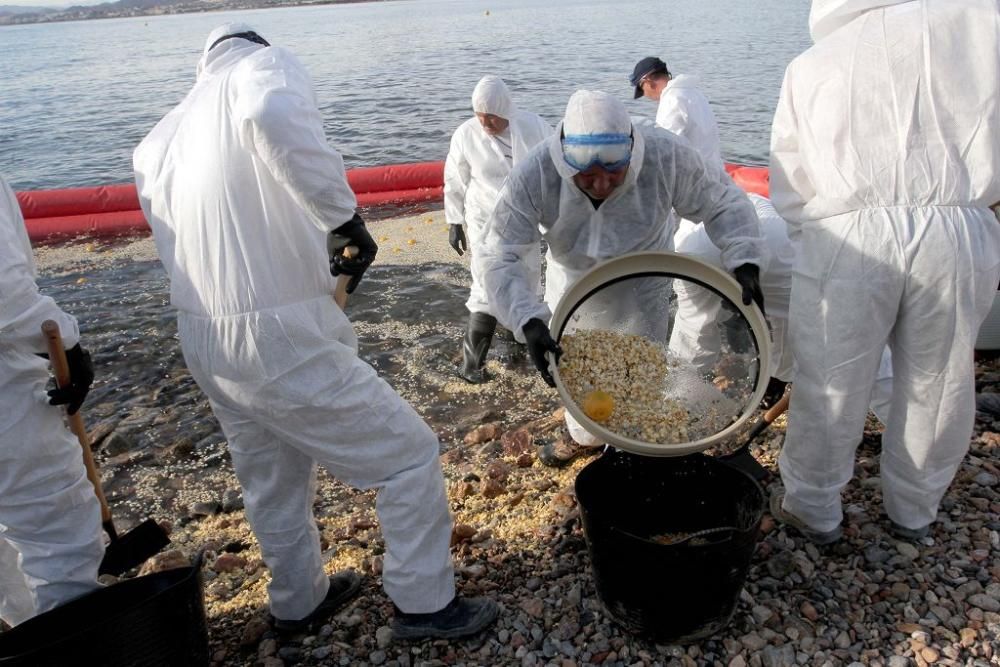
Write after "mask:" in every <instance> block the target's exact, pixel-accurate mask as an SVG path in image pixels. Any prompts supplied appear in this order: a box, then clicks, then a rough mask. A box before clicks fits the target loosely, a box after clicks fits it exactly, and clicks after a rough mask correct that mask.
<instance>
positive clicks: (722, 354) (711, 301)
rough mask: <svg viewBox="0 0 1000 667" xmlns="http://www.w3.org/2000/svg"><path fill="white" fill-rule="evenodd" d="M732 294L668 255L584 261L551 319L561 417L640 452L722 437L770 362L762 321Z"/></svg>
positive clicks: (673, 451) (758, 388)
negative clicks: (557, 349) (559, 352)
mask: <svg viewBox="0 0 1000 667" xmlns="http://www.w3.org/2000/svg"><path fill="white" fill-rule="evenodd" d="M741 295H742V289H741V287H740V285H739V284H738V283H737V282H736V281H735V280H734V279H733V278H732V277H731V276H730V275H729V274H727V273H725V272H724V271H722V270H720V269H718V268H716V267H714V266H712V265H710V264H707V263H705V262H703V261H701V260H699V259H696V258H694V257H689V256H686V255H678V254H676V253H671V252H639V253H632V254H629V255H624V256H622V257H618V258H615V259H611V260H608V261H606V262H602V263H600V264H598V265H596V266H594V267H593V268H592V269H590V270H589V271H588V272H587V273H585V274H584V275H583V276H582V277H580V279H579V280H577V281H576V282H575V283H574V284H573V285H571V286H570V287H569V289H568V290H567V292H566V294H565V295H564V296H563V298H562V299H561V300H560V302H559V304H558V305H557V306H556V309H555V312H554V313H553V314H552V320H551V322H550V329H551V331H552V335H553V337H554V338H555V339H556V340H557V341H559V342H560V344H561V345H562V346H563V348H564V350H566V353H565V354H564V355H563V356H562V358H561V359H560V361H559V363H558V364H554V363H552V359H551V356H550V359H549V365H550V370H551V371H552V376H553V378H554V379H555V382H556V389H557V390H558V391H559V395H560V397H561V398H562V400H563V403H564V404H565V406H566V410H567V411H568V413H569V416H570V417H571V418H572V419H573V420H575V421H576V422H577V423H579V425H580V426H582V427H583V428H584V429H585V430H586V431H588V432H589V433H590V434H591V435H593V436H594V437H595V438H597V439H598V441H600V442H604V443H607V444H609V445H613V446H615V447H618V448H619V449H623V450H625V451H628V452H632V453H634V454H642V455H647V456H683V455H686V454H691V453H693V452H698V451H702V450H705V449H708V448H709V447H713V446H715V445H718V444H721V443H723V442H726V441H728V440H730V439H732V438H733V437H734V436H735V435H737V433H738V432H739V430H740V427H741V426H742V425H743V424H744V423H745V422H746V421H747V420H748V419H749V418H750V417H751V416H752V415H753V414H754V413H755V412H756V410H757V407H758V405H759V404H760V401H761V399H762V398H763V395H764V391H765V389H766V387H767V381H768V368H769V367H770V335H769V332H768V327H767V323H766V321H765V319H764V316H763V314H762V313H761V312H760V310H759V309H758V308H757V307H756V306H754V305H751V306H744V305H743V303H742V299H741ZM596 369H601V370H600V371H598V370H596ZM605 385H607V386H605ZM608 396H610V397H611V399H612V400H611V401H609V402H608V401H603V402H602V401H601V400H600V399H601V398H604V399H607V398H608ZM602 403H603V405H602ZM584 404H586V406H587V409H586V410H585V408H584ZM595 405H596V406H597V409H596V410H595ZM588 411H589V412H590V414H592V415H595V417H596V418H598V419H600V420H601V421H600V423H599V422H598V421H595V419H592V418H591V417H590V416H588V414H587V412H588ZM602 411H603V412H602ZM651 424H652V425H651Z"/></svg>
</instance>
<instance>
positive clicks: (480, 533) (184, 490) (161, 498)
mask: <svg viewBox="0 0 1000 667" xmlns="http://www.w3.org/2000/svg"><path fill="white" fill-rule="evenodd" d="M442 224H443V220H442V216H441V214H440V213H439V212H438V213H433V214H422V215H421V216H416V217H412V218H407V219H404V220H394V221H383V222H379V223H376V225H377V227H375V229H376V231H377V232H378V233H379V239H380V243H381V244H382V246H383V250H382V257H385V260H384V262H382V260H381V259H380V263H382V264H384V265H383V266H381V267H376V268H374V269H373V271H372V276H371V279H370V281H369V280H368V279H366V282H367V285H368V287H367V289H362V290H359V294H358V295H356V298H353V299H352V302H351V304H350V306H349V310H350V315H351V317H352V320H354V321H355V322H356V328H357V330H358V335H359V339H361V341H362V349H361V354H362V356H364V357H365V358H366V359H367V360H368V361H370V362H371V363H373V365H375V367H376V368H377V369H379V371H380V372H381V373H383V374H384V375H385V377H386V379H387V380H388V381H389V382H390V383H391V384H393V386H394V387H396V388H397V390H398V391H400V393H401V394H403V396H404V397H405V398H407V400H409V401H410V402H411V403H413V404H414V405H415V406H416V407H417V409H418V411H419V412H420V413H421V414H422V415H423V416H424V417H425V418H426V419H427V420H428V423H430V424H431V426H432V428H434V430H435V431H436V432H437V433H438V435H439V437H440V438H441V443H442V455H441V460H442V465H443V469H444V472H445V476H446V478H447V482H448V488H449V499H450V503H451V510H452V513H453V515H454V519H455V530H454V535H453V552H454V557H455V565H456V575H457V582H458V586H459V589H460V591H461V592H462V593H465V594H469V595H488V596H491V597H493V598H494V599H496V600H497V601H498V602H499V603H500V604H501V606H502V613H501V617H500V620H499V622H498V623H497V624H496V625H495V626H494V627H493V628H491V629H490V630H489V631H487V632H486V633H484V634H483V635H482V636H480V637H477V638H474V639H471V640H467V641H457V642H445V641H429V642H423V643H418V644H405V643H398V642H393V641H392V637H391V631H390V630H389V627H388V625H389V622H390V620H391V613H392V605H391V602H390V601H389V600H388V598H387V597H386V596H385V594H384V593H383V592H382V590H381V586H380V572H381V563H382V554H383V551H384V545H383V543H382V539H381V536H380V533H379V530H378V521H377V518H376V516H375V513H374V493H373V492H358V491H354V490H352V489H350V488H348V487H346V486H344V485H342V484H340V483H339V482H337V481H336V480H334V479H332V478H330V477H329V476H328V475H326V474H325V473H323V472H321V473H320V484H319V491H318V495H317V500H316V504H315V510H316V520H317V524H318V526H319V528H320V532H321V535H322V540H323V547H324V559H325V562H326V568H327V569H328V571H329V572H333V571H336V570H339V569H343V568H354V569H356V570H358V571H359V572H361V573H363V574H364V575H365V579H364V584H363V588H362V592H361V594H360V595H359V596H358V597H357V598H356V599H355V600H354V601H353V602H351V603H350V604H348V605H347V607H346V608H344V609H343V610H342V611H341V612H339V613H338V614H336V615H335V616H334V617H332V618H330V619H329V620H328V621H327V622H325V623H319V624H317V625H316V626H315V627H314V628H312V629H311V630H310V631H309V632H307V633H303V634H301V635H298V636H294V637H278V636H277V635H276V634H275V633H274V632H273V630H272V629H271V628H270V626H269V625H268V622H267V606H266V601H267V598H266V590H265V586H266V583H267V581H268V576H269V575H268V572H267V568H266V567H265V566H264V565H263V563H262V562H261V560H260V553H259V549H258V547H257V544H256V541H255V540H254V538H253V536H252V534H251V532H250V530H249V526H248V525H247V523H246V520H245V517H244V513H243V509H242V500H241V496H240V492H239V486H238V484H237V482H236V479H235V476H234V475H233V472H232V466H231V463H230V461H229V457H228V453H227V451H226V448H225V443H224V438H223V437H222V435H221V433H220V432H219V429H218V426H217V424H216V423H215V420H214V418H212V416H211V413H210V411H209V409H208V406H207V403H206V401H205V399H204V398H203V397H202V396H201V394H200V392H199V391H198V390H197V387H196V386H195V385H194V383H193V382H192V381H191V379H190V376H189V375H188V374H187V372H186V370H185V369H184V366H183V361H182V359H181V357H180V354H179V351H178V349H177V343H176V338H175V334H174V330H173V329H172V328H171V326H172V324H171V322H172V313H171V312H170V310H169V307H168V306H167V305H166V298H167V296H166V292H165V287H164V285H165V284H164V279H163V277H162V275H159V276H158V275H157V265H156V264H155V262H153V261H152V260H153V259H154V258H155V254H151V253H150V246H151V243H150V242H149V240H148V239H145V240H141V241H137V242H136V243H135V244H132V245H131V246H122V245H120V244H119V245H116V246H113V247H107V248H102V247H98V248H91V250H90V251H88V252H89V253H90V254H91V255H94V257H90V258H88V257H86V256H83V257H81V256H82V255H83V252H82V251H81V252H77V253H76V254H74V253H73V252H72V251H69V250H66V249H56V248H50V249H43V250H42V251H41V252H40V253H39V264H40V270H41V272H42V275H43V281H42V284H43V289H44V290H45V291H46V292H47V293H52V294H53V296H55V298H56V299H57V300H58V301H59V302H60V304H62V305H63V306H64V307H65V308H66V309H67V310H68V311H70V312H74V313H76V314H77V315H78V317H79V319H80V321H81V326H82V328H83V330H84V333H85V336H88V335H89V338H88V339H87V340H89V341H90V342H91V343H92V345H91V346H92V348H94V350H95V358H96V360H97V363H98V378H99V380H98V385H97V386H96V388H95V391H94V392H93V394H92V400H90V401H88V406H87V408H86V410H87V420H88V423H89V424H90V425H91V426H90V428H91V433H92V436H94V440H95V442H96V443H97V444H96V447H97V459H98V463H99V465H101V466H102V471H103V478H104V482H105V485H106V489H107V491H108V496H109V500H110V502H111V504H112V508H113V510H114V512H115V516H116V518H117V519H118V520H119V521H120V522H121V524H122V527H125V528H127V527H128V526H129V525H130V524H132V523H135V522H137V521H139V520H141V519H142V518H144V517H146V516H153V517H154V518H156V519H157V520H159V521H161V522H163V523H164V524H165V525H167V526H168V527H169V528H170V531H171V540H172V546H171V548H170V549H171V550H170V551H168V552H165V553H163V554H161V555H160V556H159V557H157V559H155V560H154V561H151V562H150V563H147V565H146V567H145V568H144V570H143V571H144V572H146V571H152V570H156V569H161V568H167V567H172V566H176V565H177V564H184V563H187V562H190V560H191V559H192V558H194V557H195V556H196V555H197V554H199V553H200V554H202V555H203V557H204V559H205V568H204V575H205V604H206V612H207V616H208V622H209V631H210V641H211V650H212V654H213V664H214V665H218V666H220V667H221V666H223V665H262V666H265V667H278V666H280V665H345V666H346V665H387V666H391V667H402V666H408V665H413V666H415V665H428V666H430V665H501V664H502V665H524V666H532V665H558V666H560V667H570V666H575V665H591V664H593V665H615V666H618V665H723V666H726V667H743V666H746V665H749V666H751V667H775V666H782V665H789V666H790V665H817V666H820V665H855V664H864V665H890V666H892V667H903V666H904V665H920V666H922V665H926V664H940V665H975V666H976V667H979V666H983V667H985V666H986V665H991V664H998V662H1000V639H998V637H1000V494H998V490H1000V485H998V484H1000V405H998V403H1000V400H996V399H1000V363H998V362H997V361H996V360H988V361H983V362H981V363H979V364H978V365H977V391H979V392H981V395H980V400H979V407H980V410H979V412H978V413H977V421H976V430H975V433H974V436H973V440H972V443H971V450H970V453H969V455H968V456H967V458H966V460H965V462H964V463H963V465H962V468H961V469H960V471H959V474H958V476H957V479H956V480H955V482H954V484H953V485H952V487H951V489H950V490H949V492H948V495H947V496H946V498H945V501H944V503H943V504H942V508H941V514H940V516H939V521H938V522H937V523H936V524H935V526H934V528H933V530H932V533H931V536H930V537H928V538H926V539H925V540H924V541H923V542H921V543H919V544H911V543H908V542H900V541H898V540H895V539H894V538H892V537H891V536H890V535H889V534H888V530H887V528H888V524H887V520H886V519H885V517H884V516H881V498H880V490H879V478H878V474H879V472H878V456H879V445H880V434H879V426H878V424H877V422H875V421H874V420H872V421H871V422H870V424H869V426H870V428H868V429H866V432H865V438H864V441H863V443H862V444H861V447H860V448H859V451H858V463H857V466H856V476H855V479H854V481H852V482H851V484H850V485H849V486H848V488H847V490H846V491H845V494H844V507H845V514H846V519H845V531H844V533H845V537H844V539H843V540H841V542H840V543H838V544H836V545H834V546H832V547H829V548H816V547H814V546H813V545H812V544H810V543H808V542H806V541H804V540H803V539H801V538H799V537H798V536H797V535H795V534H792V533H789V532H787V531H786V530H784V529H782V528H781V527H780V526H776V525H775V524H774V522H773V521H772V520H771V519H770V517H769V516H766V515H765V517H764V521H763V523H762V527H761V531H760V532H761V535H760V540H759V542H758V544H757V547H756V551H755V553H754V557H753V562H752V565H751V569H750V574H749V577H748V580H747V583H746V586H745V589H744V591H743V593H742V595H741V598H740V601H739V604H738V606H737V609H736V612H735V614H734V616H733V619H732V621H731V623H730V624H729V626H728V627H727V628H726V629H725V630H724V631H722V632H720V633H719V634H718V635H717V636H715V637H713V638H711V639H708V640H704V641H701V642H698V643H694V644H691V645H686V646H680V645H670V646H667V645H658V644H655V643H651V642H648V641H645V640H643V639H640V638H636V637H633V636H631V635H628V634H627V633H625V632H623V631H622V630H621V629H620V628H619V627H618V626H616V625H614V624H613V623H612V622H611V621H610V619H609V616H608V615H607V614H606V612H605V611H604V610H603V609H602V607H601V604H600V602H599V600H598V598H597V595H596V592H595V588H594V583H593V579H592V576H591V572H590V569H589V568H590V564H589V555H588V550H587V546H586V542H585V539H584V536H583V533H582V528H581V523H580V514H579V508H578V506H577V501H576V497H575V492H574V490H573V481H574V479H575V476H576V474H577V472H579V470H580V469H581V468H582V467H583V466H585V465H587V463H589V459H583V460H578V461H575V462H574V463H573V464H572V465H571V466H570V467H568V468H566V469H563V470H552V469H550V468H546V467H544V466H542V465H541V464H540V463H539V462H538V461H537V460H536V457H535V446H536V445H537V444H539V443H541V442H544V441H545V440H546V439H549V438H553V437H556V436H557V434H558V433H559V429H560V426H561V420H560V416H559V411H558V407H559V404H558V397H557V396H556V394H555V392H554V391H553V390H550V389H548V388H547V387H546V386H545V385H544V384H543V383H542V382H541V381H540V380H539V379H537V374H536V373H534V372H533V371H532V370H531V368H530V367H529V364H528V362H527V361H526V360H525V359H524V358H523V353H521V352H519V351H518V349H517V348H516V347H515V346H511V345H507V344H504V343H502V342H498V344H497V349H496V351H495V353H494V354H493V356H492V357H491V360H490V362H489V366H488V368H489V370H490V371H492V373H493V375H494V380H493V381H492V382H491V383H489V384H488V385H485V386H483V387H472V386H469V385H466V384H464V383H463V382H461V381H460V380H457V379H456V378H455V376H454V374H453V370H452V369H453V368H454V364H455V362H456V361H457V355H458V340H459V336H460V335H461V329H462V325H463V323H464V307H463V301H464V298H465V287H464V285H465V281H466V280H467V270H466V269H465V267H464V266H463V264H462V262H464V261H465V260H464V259H463V260H461V261H460V260H458V258H457V257H454V255H453V254H452V253H451V251H450V249H449V248H447V245H446V243H445V239H444V234H443V230H442V229H441V226H440V225H442ZM410 241H413V242H412V243H410ZM78 250H80V249H79V248H78ZM104 254H107V255H108V256H107V257H104V260H106V263H104V264H100V263H97V264H94V263H88V262H92V261H93V260H94V259H95V258H96V257H101V256H103V255H104ZM161 273H162V271H161ZM123 274H124V275H125V276H126V278H127V279H128V280H127V281H126V282H129V285H128V286H127V287H125V288H123V289H122V291H120V292H119V291H116V290H117V287H116V285H117V284H118V283H121V282H123ZM80 281H83V282H80ZM360 292H364V294H361V293H360ZM109 294H112V295H113V298H111V299H109V298H108V295H109ZM119 320H120V321H119ZM98 321H100V322H103V324H102V325H101V326H98V325H97V322H98ZM136 322H138V324H136ZM95 343H96V344H95ZM784 419H785V418H784V417H782V418H781V419H779V420H778V422H777V423H776V424H775V425H773V426H772V428H771V429H769V430H768V431H766V432H765V434H764V436H762V437H761V438H760V439H759V440H758V442H757V444H756V445H755V448H754V451H755V454H756V455H757V456H758V458H759V459H760V460H761V462H762V463H763V464H764V465H765V466H766V467H767V468H768V469H769V470H771V471H772V473H775V474H776V470H777V469H776V457H777V453H778V451H779V449H780V446H781V443H782V441H783V437H784V423H785V421H784ZM650 576H655V573H650ZM663 604H665V605H683V604H685V601H684V600H677V599H664V600H663Z"/></svg>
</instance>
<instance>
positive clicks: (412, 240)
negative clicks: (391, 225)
mask: <svg viewBox="0 0 1000 667" xmlns="http://www.w3.org/2000/svg"><path fill="white" fill-rule="evenodd" d="M406 244H407V245H417V240H416V239H407V241H406Z"/></svg>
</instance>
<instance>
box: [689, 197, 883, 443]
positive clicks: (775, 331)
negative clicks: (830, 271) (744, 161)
mask: <svg viewBox="0 0 1000 667" xmlns="http://www.w3.org/2000/svg"><path fill="white" fill-rule="evenodd" d="M747 197H748V198H749V199H750V201H751V202H753V205H754V208H755V209H756V210H757V217H758V218H759V219H760V228H761V233H762V235H763V237H764V241H765V243H766V244H767V258H766V260H765V263H764V264H763V265H762V266H761V267H760V270H761V272H760V287H761V291H762V292H763V293H764V303H765V304H766V307H767V321H768V323H769V324H770V325H771V338H772V345H771V368H770V375H771V376H772V377H776V378H778V379H779V380H782V381H784V382H793V381H794V375H795V359H794V357H793V356H792V351H791V346H790V345H789V343H788V307H789V301H790V299H791V292H792V265H793V263H794V261H795V249H794V247H793V246H792V242H791V241H790V240H789V239H788V229H787V225H786V223H785V221H784V220H783V219H782V218H781V216H779V215H778V213H777V212H776V211H775V210H774V206H773V205H772V204H771V202H770V200H768V199H767V198H766V197H762V196H760V195H757V194H754V193H748V194H747ZM674 242H675V243H676V244H677V247H676V248H675V250H676V251H677V252H679V253H681V254H684V255H693V256H695V257H697V258H698V259H700V260H702V261H705V262H708V263H710V264H712V265H714V266H718V267H721V266H722V262H721V253H720V252H719V249H718V248H716V247H715V244H713V243H712V240H711V239H710V238H708V233H707V232H706V231H705V226H704V225H694V226H693V227H692V229H691V231H690V233H688V234H685V235H682V234H681V233H680V232H678V233H677V234H675V235H674ZM674 293H676V294H677V317H676V319H675V321H674V328H673V329H672V330H671V333H670V346H669V347H670V351H671V352H672V353H674V354H675V355H677V356H678V357H680V358H682V359H686V360H689V361H691V363H693V364H694V365H695V366H697V367H699V368H701V369H703V370H709V369H710V368H711V367H712V366H713V365H714V364H715V362H716V361H718V357H719V352H720V350H721V349H722V340H721V338H720V335H719V329H718V326H717V324H716V322H717V320H718V318H719V316H720V315H721V311H722V302H721V300H720V299H719V297H717V296H715V295H713V294H712V293H711V292H709V291H708V290H705V289H702V288H700V287H698V286H696V285H692V284H687V283H683V282H677V283H675V284H674ZM891 398H892V356H891V355H890V354H889V351H888V349H886V350H885V351H884V352H883V355H882V359H881V361H880V363H879V372H878V375H877V380H876V383H875V391H874V392H873V394H872V401H871V409H872V410H873V411H874V412H875V414H876V415H877V416H878V418H879V419H880V420H882V422H883V423H886V422H887V421H888V415H889V401H890V400H891Z"/></svg>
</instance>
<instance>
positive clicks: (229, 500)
mask: <svg viewBox="0 0 1000 667" xmlns="http://www.w3.org/2000/svg"><path fill="white" fill-rule="evenodd" d="M241 509H243V494H242V493H241V492H240V491H239V489H227V490H226V492H225V493H223V494H222V511H223V512H227V513H228V512H236V511H238V510H241Z"/></svg>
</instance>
